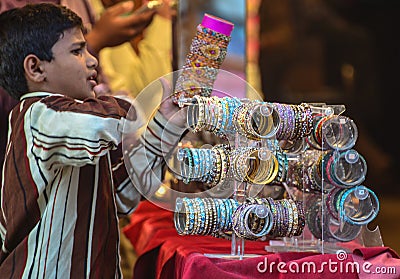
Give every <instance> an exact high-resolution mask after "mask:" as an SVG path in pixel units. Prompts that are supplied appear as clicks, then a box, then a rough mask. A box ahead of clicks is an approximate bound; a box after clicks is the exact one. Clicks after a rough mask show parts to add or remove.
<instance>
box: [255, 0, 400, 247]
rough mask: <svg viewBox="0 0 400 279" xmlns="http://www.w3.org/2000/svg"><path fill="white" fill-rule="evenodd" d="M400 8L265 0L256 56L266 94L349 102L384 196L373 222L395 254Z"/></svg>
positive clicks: (399, 211)
mask: <svg viewBox="0 0 400 279" xmlns="http://www.w3.org/2000/svg"><path fill="white" fill-rule="evenodd" d="M399 14H400V1H396V0H261V1H260V7H259V24H260V26H259V27H260V31H259V42H260V45H259V47H260V49H259V60H258V61H259V70H260V78H261V86H262V92H263V94H264V99H265V100H267V101H277V102H285V103H301V102H326V103H328V104H344V105H345V106H346V111H345V112H344V113H343V114H344V115H346V116H348V117H350V118H352V119H353V120H354V121H355V123H356V124H357V127H358V130H359V137H358V140H357V143H356V145H355V147H354V149H356V150H357V151H358V152H359V153H360V154H361V155H362V156H364V158H365V159H366V161H367V164H368V171H367V177H366V180H365V181H364V183H363V184H364V185H365V186H367V187H369V188H371V189H372V190H373V191H374V192H375V193H377V195H378V196H379V199H380V202H381V210H380V213H379V215H378V217H377V219H376V220H375V221H374V222H373V224H370V227H373V226H374V225H379V227H380V230H381V234H382V236H383V241H384V244H385V246H390V247H392V248H393V249H395V250H396V251H398V252H400V239H399V237H398V235H399V232H400V183H399V180H398V178H397V171H400V168H399V156H400V147H399V142H398V139H397V136H396V134H397V131H396V130H397V127H398V121H399V120H400V117H399V115H398V113H399V111H400V110H399V109H398V103H397V98H396V97H397V95H398V94H399V93H400V82H399V77H398V74H399V70H398V69H399V65H400V40H399V38H398V37H399V32H398V29H399V27H400V16H399Z"/></svg>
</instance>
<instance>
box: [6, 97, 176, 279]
mask: <svg viewBox="0 0 400 279" xmlns="http://www.w3.org/2000/svg"><path fill="white" fill-rule="evenodd" d="M130 108H131V106H130V103H128V102H126V101H124V100H120V99H117V98H114V97H111V96H102V97H99V98H89V99H86V100H85V101H78V100H74V99H71V98H68V97H65V96H62V95H55V94H49V93H43V92H35V93H29V94H26V95H24V96H23V98H22V99H21V102H20V103H19V104H18V105H17V106H16V107H15V108H14V109H13V110H12V112H11V113H10V117H9V122H10V123H9V124H10V125H9V127H10V130H9V135H8V145H7V150H6V160H5V162H4V166H3V178H2V181H1V192H0V202H1V214H0V236H1V239H0V245H1V251H0V278H121V277H122V275H121V270H120V258H119V228H118V216H119V215H123V214H129V213H132V212H133V210H134V209H135V208H136V206H137V205H138V203H139V201H140V199H141V197H142V195H146V194H151V193H152V192H154V191H155V190H156V189H157V188H158V186H159V185H160V183H161V179H162V176H163V173H164V169H165V159H164V158H163V157H162V156H163V154H164V153H165V152H163V151H162V149H163V148H165V147H168V146H169V147H170V146H173V145H174V144H176V143H177V142H178V140H179V137H178V134H179V128H178V127H175V126H171V125H169V126H168V129H166V123H167V122H166V119H164V118H163V117H162V116H161V114H159V113H157V114H156V115H155V117H154V118H153V119H152V120H151V121H150V122H149V123H148V125H147V128H145V130H144V132H143V133H141V135H140V138H139V139H138V140H137V141H136V144H134V145H133V147H132V148H130V149H129V150H127V151H126V152H127V153H128V154H127V155H129V156H125V160H124V159H123V158H122V151H121V146H122V132H121V131H122V129H121V126H122V125H123V123H125V122H126V119H127V118H130V123H135V121H138V120H139V119H137V117H136V114H135V110H133V114H132V113H131V112H132V111H129V109H130ZM128 112H129V113H128ZM131 114H132V115H131ZM160 135H162V140H161V136H160ZM162 142H164V143H166V144H162ZM126 163H127V164H128V165H130V166H129V167H128V169H129V170H127V168H126V167H125V165H126Z"/></svg>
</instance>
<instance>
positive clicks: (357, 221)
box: [339, 185, 379, 226]
mask: <svg viewBox="0 0 400 279" xmlns="http://www.w3.org/2000/svg"><path fill="white" fill-rule="evenodd" d="M355 191H368V194H369V197H370V200H371V205H372V207H373V204H374V203H375V205H376V206H375V207H373V208H372V210H371V211H370V213H369V214H368V215H367V216H366V217H364V218H352V217H349V216H347V215H346V213H345V209H344V203H345V201H346V198H347V197H348V196H349V195H350V194H351V193H353V192H355ZM366 198H368V196H367V197H366ZM378 212H379V200H378V197H377V196H376V194H375V193H374V192H373V191H372V190H371V189H369V188H367V187H365V186H363V185H360V186H356V187H354V188H351V189H348V190H346V191H345V192H344V193H343V195H342V197H341V199H340V205H339V218H343V220H344V221H346V222H348V223H350V224H355V225H360V226H361V225H366V224H368V223H370V222H371V221H372V220H374V219H375V217H376V216H377V215H378Z"/></svg>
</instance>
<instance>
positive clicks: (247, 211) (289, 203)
mask: <svg viewBox="0 0 400 279" xmlns="http://www.w3.org/2000/svg"><path fill="white" fill-rule="evenodd" d="M232 224H233V227H232V229H233V231H234V232H235V234H236V235H237V236H239V237H243V238H246V239H257V238H260V237H263V236H269V237H272V238H275V237H292V236H300V235H301V234H302V233H303V229H304V226H305V215H304V210H303V203H302V202H301V201H293V200H291V199H281V200H274V199H272V198H270V197H269V198H247V200H246V202H245V203H243V204H241V205H239V206H238V208H237V209H236V211H235V212H234V213H233V216H232Z"/></svg>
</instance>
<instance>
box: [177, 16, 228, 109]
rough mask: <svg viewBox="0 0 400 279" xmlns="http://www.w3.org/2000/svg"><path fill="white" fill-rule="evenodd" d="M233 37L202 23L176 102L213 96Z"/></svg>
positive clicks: (178, 88) (179, 78) (188, 55)
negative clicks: (212, 93) (217, 78)
mask: <svg viewBox="0 0 400 279" xmlns="http://www.w3.org/2000/svg"><path fill="white" fill-rule="evenodd" d="M230 40H231V37H230V36H227V35H224V34H222V33H219V32H216V31H214V30H211V29H210V28H207V27H204V26H202V25H201V24H199V25H198V26H197V32H196V35H195V37H194V38H193V39H192V43H191V46H190V50H189V53H188V54H187V55H186V60H185V64H184V66H183V69H182V73H181V74H180V75H179V77H178V79H177V81H176V85H175V92H174V96H173V100H174V101H175V102H176V103H177V101H178V100H179V98H181V96H183V97H184V98H192V97H193V96H194V95H200V96H205V97H209V96H210V95H211V92H212V89H213V84H214V82H215V79H216V77H217V74H218V71H219V69H220V67H221V64H222V62H223V61H224V60H225V57H226V54H227V48H228V44H229V42H230Z"/></svg>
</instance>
